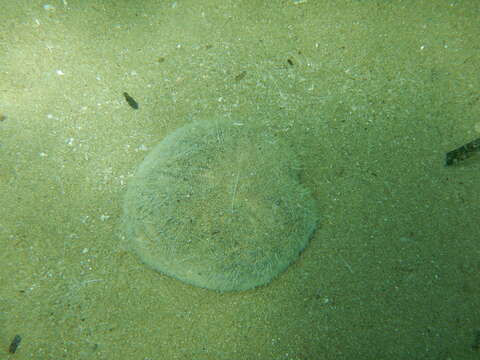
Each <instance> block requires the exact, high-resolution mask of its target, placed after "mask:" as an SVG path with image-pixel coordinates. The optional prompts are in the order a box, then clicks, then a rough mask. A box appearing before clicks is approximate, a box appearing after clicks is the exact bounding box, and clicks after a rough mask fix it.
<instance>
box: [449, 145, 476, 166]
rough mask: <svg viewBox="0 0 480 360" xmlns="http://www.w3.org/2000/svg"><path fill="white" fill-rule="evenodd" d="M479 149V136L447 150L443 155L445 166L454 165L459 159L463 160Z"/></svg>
mask: <svg viewBox="0 0 480 360" xmlns="http://www.w3.org/2000/svg"><path fill="white" fill-rule="evenodd" d="M479 151H480V138H478V139H475V140H473V141H470V142H469V143H467V144H465V145H463V146H460V147H459V148H456V149H455V150H452V151H449V152H447V154H446V156H445V166H450V165H454V164H456V163H457V162H459V161H462V160H465V159H467V158H469V157H471V156H473V154H474V153H476V152H479Z"/></svg>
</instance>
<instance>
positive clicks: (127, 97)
mask: <svg viewBox="0 0 480 360" xmlns="http://www.w3.org/2000/svg"><path fill="white" fill-rule="evenodd" d="M123 97H124V98H125V100H127V103H128V105H130V107H131V108H132V109H135V110H137V109H138V108H139V106H138V103H137V102H136V101H135V99H134V98H132V97H131V96H130V95H128V93H126V92H124V93H123Z"/></svg>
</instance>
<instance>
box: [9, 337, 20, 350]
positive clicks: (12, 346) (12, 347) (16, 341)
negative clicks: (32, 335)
mask: <svg viewBox="0 0 480 360" xmlns="http://www.w3.org/2000/svg"><path fill="white" fill-rule="evenodd" d="M21 341H22V337H21V336H20V335H18V334H17V335H15V337H14V338H13V340H12V342H11V343H10V346H9V347H8V352H9V353H10V354H15V352H16V351H17V348H18V346H19V345H20V342H21Z"/></svg>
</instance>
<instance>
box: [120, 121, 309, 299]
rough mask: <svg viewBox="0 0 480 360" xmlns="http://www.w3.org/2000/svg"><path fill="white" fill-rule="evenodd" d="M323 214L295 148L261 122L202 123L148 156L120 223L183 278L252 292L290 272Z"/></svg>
mask: <svg viewBox="0 0 480 360" xmlns="http://www.w3.org/2000/svg"><path fill="white" fill-rule="evenodd" d="M316 222H317V213H316V208H315V204H314V201H313V199H312V198H311V196H310V193H309V192H308V191H307V190H306V189H305V188H304V187H303V185H302V184H301V183H300V182H299V175H298V163H297V160H296V158H295V156H294V154H293V153H292V151H291V149H290V147H289V146H288V145H286V144H285V142H284V141H283V140H282V139H281V138H280V137H279V136H277V135H275V133H274V132H272V131H270V130H268V129H267V128H266V127H265V126H261V125H241V124H236V123H232V122H229V121H225V120H222V121H220V120H219V121H201V122H194V123H192V124H189V125H186V126H184V127H182V128H180V129H178V130H176V131H174V132H173V133H171V134H170V135H168V136H167V137H166V138H165V139H164V140H163V141H161V142H160V143H159V144H158V145H157V146H156V147H155V148H153V150H152V151H151V152H150V153H149V154H148V155H147V157H146V158H145V160H144V161H143V162H142V163H141V164H140V166H139V167H138V169H137V171H136V173H135V176H134V178H133V180H132V181H131V182H130V183H129V185H128V189H127V193H126V196H125V202H124V217H123V227H124V231H125V233H126V236H127V238H128V240H129V242H130V244H131V246H132V248H133V250H134V251H135V252H136V253H137V254H138V255H139V257H140V258H141V259H142V261H143V262H145V263H146V264H147V265H149V266H150V267H152V268H153V269H155V270H157V271H159V272H161V273H164V274H167V275H170V276H173V277H175V278H177V279H180V280H182V281H184V282H186V283H189V284H192V285H196V286H200V287H204V288H208V289H213V290H218V291H235V290H247V289H250V288H253V287H256V286H259V285H263V284H266V283H268V282H269V281H270V280H272V279H273V278H274V277H275V276H276V275H278V274H279V273H280V272H282V271H283V270H285V269H286V268H287V267H288V265H290V264H291V263H292V262H293V261H294V260H295V259H296V258H297V257H298V255H299V253H300V252H301V251H302V249H304V247H305V246H306V244H307V243H308V240H309V238H310V237H311V235H312V233H313V231H314V230H315V226H316Z"/></svg>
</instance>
